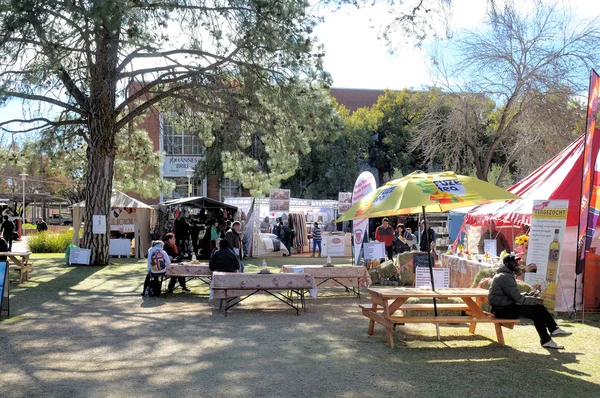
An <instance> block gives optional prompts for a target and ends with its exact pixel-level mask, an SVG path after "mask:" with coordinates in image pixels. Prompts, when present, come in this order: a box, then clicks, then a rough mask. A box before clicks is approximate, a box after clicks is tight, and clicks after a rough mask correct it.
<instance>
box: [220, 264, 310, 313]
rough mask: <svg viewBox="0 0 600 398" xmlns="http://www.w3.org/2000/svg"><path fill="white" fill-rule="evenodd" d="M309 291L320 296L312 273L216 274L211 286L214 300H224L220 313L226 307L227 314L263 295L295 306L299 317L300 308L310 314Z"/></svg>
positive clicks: (221, 302)
mask: <svg viewBox="0 0 600 398" xmlns="http://www.w3.org/2000/svg"><path fill="white" fill-rule="evenodd" d="M306 291H309V293H310V295H311V297H316V296H317V292H318V290H317V286H316V284H315V279H314V278H313V276H312V275H309V274H284V273H278V274H251V273H237V272H213V274H212V281H211V283H210V297H211V299H213V298H214V299H220V300H221V301H220V304H219V311H220V310H221V309H222V307H223V304H225V315H227V310H228V309H229V308H231V307H233V306H235V305H237V304H239V303H240V302H242V301H243V300H245V299H247V298H248V297H250V296H253V295H254V294H256V293H261V292H264V293H267V294H269V295H271V296H273V297H275V298H276V299H278V300H280V301H281V302H283V303H284V304H287V305H288V306H290V307H292V308H293V309H295V310H296V315H298V313H299V308H300V306H301V307H302V309H304V311H306V304H305V300H304V296H305V294H306ZM286 293H287V294H286ZM294 295H295V297H296V301H294ZM299 304H300V306H299Z"/></svg>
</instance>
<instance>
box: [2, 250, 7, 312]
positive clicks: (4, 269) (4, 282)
mask: <svg viewBox="0 0 600 398" xmlns="http://www.w3.org/2000/svg"><path fill="white" fill-rule="evenodd" d="M5 290H6V291H5ZM5 297H6V301H4V298H5ZM2 311H6V312H8V262H6V261H0V315H1V314H2Z"/></svg>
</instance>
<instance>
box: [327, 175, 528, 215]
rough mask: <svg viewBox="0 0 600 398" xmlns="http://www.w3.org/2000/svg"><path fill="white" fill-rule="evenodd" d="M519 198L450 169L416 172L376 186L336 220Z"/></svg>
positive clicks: (441, 209)
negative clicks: (434, 171) (436, 171)
mask: <svg viewBox="0 0 600 398" xmlns="http://www.w3.org/2000/svg"><path fill="white" fill-rule="evenodd" d="M512 199H521V198H520V197H519V196H517V195H515V194H513V193H510V192H508V191H507V190H505V189H503V188H500V187H497V186H496V185H493V184H490V183H489V182H486V181H482V180H479V179H477V178H475V177H468V176H463V175H456V174H454V173H453V172H451V171H444V172H440V173H423V172H419V171H415V172H414V173H411V174H409V175H407V176H405V177H402V178H400V179H398V180H394V181H390V182H388V183H387V184H385V185H383V186H381V187H379V188H378V189H376V190H375V191H373V192H371V193H370V194H368V195H367V196H365V197H364V198H362V199H361V200H359V201H358V202H356V203H355V204H354V206H352V207H351V208H350V209H348V211H346V212H345V213H344V214H342V215H341V216H340V217H339V218H338V219H337V221H338V222H341V221H348V220H356V219H360V218H374V217H387V216H395V215H405V214H416V213H421V212H423V213H424V215H425V213H441V212H445V211H448V210H452V209H457V208H461V207H468V206H475V205H480V204H484V203H489V202H498V201H504V200H512Z"/></svg>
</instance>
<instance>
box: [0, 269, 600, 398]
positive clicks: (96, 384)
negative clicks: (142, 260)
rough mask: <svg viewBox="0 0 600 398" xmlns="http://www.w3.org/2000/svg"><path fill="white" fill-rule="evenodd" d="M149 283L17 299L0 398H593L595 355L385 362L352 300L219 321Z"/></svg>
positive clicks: (82, 279) (86, 285)
mask: <svg viewBox="0 0 600 398" xmlns="http://www.w3.org/2000/svg"><path fill="white" fill-rule="evenodd" d="M49 271H51V270H49ZM143 276H144V270H143V267H138V265H136V264H131V265H127V266H123V267H112V268H111V267H104V268H99V269H96V270H93V269H81V270H78V271H76V270H71V269H70V270H68V271H65V272H64V273H63V274H62V275H58V276H56V277H55V278H54V279H52V280H49V281H46V282H40V285H41V286H43V289H41V290H38V289H37V287H38V286H35V287H34V286H33V285H31V286H28V287H27V289H25V288H24V289H23V291H21V292H19V294H20V295H21V298H22V299H23V301H22V303H23V305H24V306H23V307H22V309H21V311H22V312H21V313H22V314H23V315H22V317H21V318H22V319H21V320H19V321H17V322H9V323H4V322H3V323H0V352H2V353H3V354H2V355H1V356H0V368H2V369H6V371H3V372H0V395H1V396H3V397H13V396H14V397H17V396H18V397H21V396H48V397H53V396H57V397H58V396H71V397H79V396H81V397H83V396H156V397H163V396H165V397H166V396H190V395H196V396H202V397H211V396H226V397H231V396H273V397H275V396H294V397H315V396H326V397H331V396H375V395H377V396H384V397H385V396H389V397H398V396H411V397H452V396H460V397H483V396H485V397H494V396H507V395H516V396H538V395H539V394H540V392H541V391H542V392H544V393H548V394H551V395H553V396H555V397H559V396H560V397H568V396H574V395H576V396H577V397H588V396H589V397H596V396H598V394H596V393H598V391H599V390H598V387H599V385H598V383H600V380H599V379H598V375H597V374H593V372H591V371H590V372H586V370H585V369H581V368H580V367H579V364H580V363H581V361H585V362H586V363H587V362H590V361H591V360H590V356H592V355H594V352H596V351H597V348H594V347H592V348H590V349H589V350H586V351H584V348H581V347H574V348H573V349H574V351H573V352H571V351H569V352H549V351H547V350H544V349H542V348H539V346H537V347H536V346H535V344H537V342H534V343H535V344H533V343H532V347H529V346H528V347H525V349H517V348H513V347H510V346H499V345H498V344H497V343H495V342H493V340H492V339H491V338H487V337H486V336H488V335H490V336H492V335H493V334H491V333H490V331H491V330H492V329H493V328H491V329H484V330H483V331H482V333H483V335H479V334H476V335H470V334H468V331H467V329H466V327H464V326H463V327H462V328H460V329H459V328H458V327H457V328H449V329H446V327H444V328H443V331H444V332H445V333H447V334H444V335H443V342H442V343H440V342H437V340H435V336H433V337H432V336H431V335H426V334H425V333H421V331H413V330H412V329H407V331H395V333H394V335H395V338H396V339H397V338H398V336H399V335H401V336H403V337H405V338H407V339H410V340H411V343H413V344H412V345H410V346H408V347H396V348H395V349H390V348H388V347H387V346H386V344H385V333H384V331H383V328H381V327H376V330H375V335H374V336H367V333H366V332H367V326H368V322H367V320H366V318H364V316H362V314H361V312H360V309H359V308H358V306H357V303H358V302H359V300H356V299H352V298H347V299H338V298H333V299H332V298H324V299H320V298H319V299H316V300H308V301H307V305H308V308H307V312H306V313H304V312H301V313H300V316H296V315H295V312H294V311H293V310H291V309H289V308H288V307H287V306H285V305H284V304H282V303H279V302H277V301H276V300H275V299H273V298H269V297H267V296H261V297H257V298H256V299H254V300H248V301H245V302H243V303H242V304H240V306H238V307H235V308H233V309H232V310H231V311H230V312H229V316H227V317H225V316H223V314H222V313H221V314H219V313H218V306H217V301H208V300H206V299H205V298H204V297H199V296H196V295H190V294H175V295H173V296H168V297H167V298H164V297H159V298H148V299H146V298H142V297H141V296H140V295H139V291H141V287H140V284H141V283H143ZM136 292H137V293H136ZM38 296H39V298H37V297H38ZM20 300H21V299H20ZM429 326H431V328H432V329H431V330H435V327H434V326H433V325H429ZM529 328H533V327H532V326H528V327H527V329H529ZM431 330H429V329H428V331H429V332H431ZM594 330H595V329H594ZM461 331H462V332H461ZM478 332H479V327H478ZM513 332H514V331H513ZM519 332H520V330H519ZM528 332H530V330H528ZM454 333H461V335H455V334H454ZM492 333H493V332H492ZM533 333H535V331H533ZM417 343H419V344H422V346H416V344H417ZM565 343H566V342H565ZM529 351H530V352H529Z"/></svg>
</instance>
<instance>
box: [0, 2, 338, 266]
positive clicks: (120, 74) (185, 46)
mask: <svg viewBox="0 0 600 398" xmlns="http://www.w3.org/2000/svg"><path fill="white" fill-rule="evenodd" d="M307 6H308V3H307V2H305V1H296V0H277V1H271V0H245V1H244V0H212V1H207V0H86V1H71V0H66V1H64V0H25V1H2V2H1V3H0V37H1V40H0V96H1V97H2V98H3V99H6V98H16V99H23V100H26V101H28V102H30V103H33V104H37V105H39V106H32V107H30V108H29V109H30V110H31V112H30V114H29V115H28V117H27V121H26V122H29V123H30V127H27V128H25V129H31V128H38V129H45V128H48V127H55V128H58V127H65V126H72V127H80V128H78V129H76V130H75V131H76V132H77V134H79V135H80V136H81V137H82V138H83V140H84V142H85V150H86V165H87V172H86V174H85V185H84V190H85V199H86V203H87V206H86V209H85V219H86V220H92V216H93V215H108V213H109V209H110V196H111V189H112V181H113V177H114V174H115V157H116V153H117V149H118V148H117V147H118V145H117V136H118V134H119V133H120V132H122V131H123V130H126V128H127V126H128V125H130V123H133V122H135V120H136V119H137V118H139V117H140V116H142V115H144V114H146V113H147V112H149V111H150V110H152V109H153V108H155V107H158V106H160V105H161V103H162V102H163V101H164V100H166V99H170V98H178V99H180V100H182V101H185V100H189V102H190V103H192V102H193V103H196V104H197V105H196V106H197V108H196V109H194V111H195V112H203V113H205V114H208V115H211V114H212V115H213V116H215V118H214V119H213V118H208V119H205V120H208V121H209V122H210V123H213V120H215V121H214V124H215V125H214V126H212V125H211V128H210V129H203V130H201V131H199V133H201V134H211V133H212V132H214V131H217V132H224V131H227V132H228V134H229V137H233V138H234V139H237V140H238V141H239V142H240V145H241V146H247V148H248V147H249V145H251V144H252V140H251V139H250V137H247V136H246V135H244V134H245V133H244V131H245V130H244V129H243V128H242V129H240V128H239V127H241V126H242V125H243V124H245V123H268V122H269V119H268V117H267V118H265V119H260V118H247V119H244V118H243V117H241V116H240V117H238V115H237V114H236V112H240V115H243V114H244V112H243V111H242V109H243V108H242V105H243V107H248V108H258V110H256V111H255V112H253V113H254V114H258V113H260V112H261V111H264V112H265V113H266V114H267V115H269V114H270V111H272V112H274V113H276V114H278V116H279V118H280V119H274V122H275V123H277V122H278V120H281V118H285V117H287V115H285V114H284V110H285V107H283V108H280V109H275V110H273V109H271V108H270V105H269V104H272V103H273V101H269V100H267V101H266V102H264V103H263V102H262V101H263V98H264V97H263V96H264V95H266V94H265V92H268V88H269V87H270V88H275V87H276V88H277V89H276V90H275V91H278V90H281V92H285V93H286V94H287V95H290V96H291V95H297V94H300V91H301V90H302V88H304V87H307V86H308V87H310V88H311V89H317V88H319V87H320V86H323V85H326V84H327V83H328V76H327V74H326V73H324V72H323V71H322V69H321V57H322V55H323V54H322V52H321V50H320V49H319V48H314V47H313V45H312V42H313V40H312V39H311V33H312V30H313V28H314V26H315V24H316V23H317V22H318V21H317V19H316V18H315V17H314V16H313V15H311V14H310V13H309V12H307ZM225 93H229V94H230V96H229V97H228V96H226V95H225ZM255 93H257V94H256V95H255ZM271 95H273V96H275V95H276V94H271ZM236 102H237V104H236ZM293 103H294V102H293V101H290V102H289V104H293ZM48 107H52V108H53V109H55V110H58V111H60V115H59V116H58V117H57V118H49V117H47V115H48ZM299 113H300V112H296V113H293V115H294V116H297V115H298V114H299ZM217 115H220V116H219V117H216V116H217ZM222 115H226V116H227V117H222ZM229 116H231V117H229ZM302 117H303V118H306V117H309V115H302ZM238 120H239V122H238ZM221 121H227V124H223V123H222V122H221ZM18 122H20V121H17V120H12V121H7V122H5V123H1V124H0V127H5V128H6V127H7V126H10V125H11V123H13V124H12V125H14V124H16V123H18ZM263 127H265V130H264V131H265V137H264V138H263V140H262V141H263V144H264V146H265V153H266V154H267V155H269V156H271V155H272V154H273V153H276V152H278V151H279V152H281V151H284V154H285V155H288V156H290V157H294V156H297V154H298V153H299V152H306V151H307V148H309V146H310V145H309V142H310V140H311V138H313V136H310V135H309V136H308V137H303V136H302V134H299V135H298V137H295V139H294V140H290V141H287V142H286V143H280V142H275V141H277V140H278V139H277V138H276V137H275V139H273V140H271V139H269V138H270V137H269V136H268V134H272V133H273V131H274V129H273V128H271V127H270V126H269V125H268V124H267V125H266V126H263ZM222 160H223V163H224V164H225V165H227V168H226V174H227V175H229V176H232V177H233V176H237V177H238V179H240V180H242V181H243V182H244V184H247V185H248V186H252V187H254V186H257V185H258V183H259V182H260V181H259V180H262V179H263V178H264V176H265V175H266V176H267V178H268V181H269V182H270V181H275V180H276V179H275V178H274V177H273V175H274V173H280V174H282V175H283V176H286V175H287V173H289V171H288V170H285V169H283V167H284V166H287V165H289V164H287V163H280V162H278V161H273V160H272V159H271V167H270V169H269V170H268V171H265V172H263V173H262V174H261V173H260V172H261V170H259V163H257V162H254V160H253V159H252V158H248V157H245V156H244V155H243V153H242V151H241V149H240V148H235V150H230V151H223V153H222ZM267 163H268V161H267ZM253 171H256V172H258V173H257V174H254V173H252V172H253ZM265 173H266V174H265ZM108 243H109V241H108V235H106V234H93V233H92V225H91V222H86V224H85V226H84V235H83V246H84V247H86V248H89V249H91V264H106V263H107V262H108Z"/></svg>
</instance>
